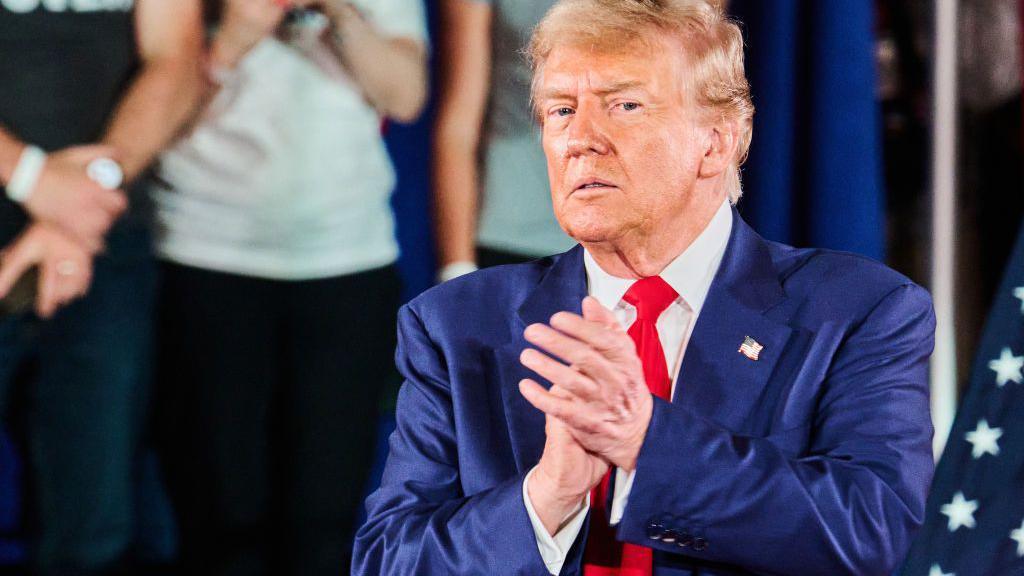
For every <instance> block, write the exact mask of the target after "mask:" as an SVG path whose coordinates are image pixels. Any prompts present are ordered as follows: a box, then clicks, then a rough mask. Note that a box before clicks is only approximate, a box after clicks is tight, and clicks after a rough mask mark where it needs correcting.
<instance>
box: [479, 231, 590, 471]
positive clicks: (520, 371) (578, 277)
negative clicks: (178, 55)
mask: <svg viewBox="0 0 1024 576" xmlns="http://www.w3.org/2000/svg"><path fill="white" fill-rule="evenodd" d="M586 295H587V277H586V271H585V270H584V267H583V248H581V247H580V246H576V247H575V248H572V249H571V250H569V251H568V252H565V253H564V254H561V255H559V256H557V257H556V258H555V259H554V260H553V263H552V264H551V267H550V268H549V269H548V271H547V273H545V274H544V276H543V277H542V278H541V280H540V282H539V283H538V284H537V286H536V288H534V290H533V292H531V293H530V294H529V295H528V296H527V297H526V299H525V300H524V301H523V304H522V306H520V308H519V310H518V318H517V319H516V320H513V322H514V323H515V322H518V324H517V325H515V326H513V328H512V331H513V336H512V339H511V340H510V341H509V342H508V343H507V344H505V345H503V346H500V347H499V348H497V349H496V350H495V360H496V362H497V366H499V371H500V374H501V391H502V397H503V400H504V403H505V410H506V412H505V414H506V416H507V418H508V426H509V433H510V435H511V437H512V452H513V453H514V455H515V460H516V467H517V469H518V470H519V471H520V472H523V471H525V470H528V469H529V468H532V467H533V466H534V465H536V464H537V461H538V460H540V455H541V452H542V451H543V450H544V439H545V434H544V414H543V413H542V412H541V411H540V410H537V409H536V408H534V407H533V406H532V405H531V404H530V403H529V402H527V401H526V399H525V398H523V396H522V394H520V393H519V381H520V380H522V379H523V378H533V379H534V380H536V381H537V382H539V383H540V384H541V385H543V386H545V387H547V386H549V383H548V382H547V381H546V380H544V379H542V378H538V377H537V375H536V374H534V373H533V372H532V371H530V370H528V369H527V368H525V367H524V366H523V365H522V364H520V363H519V354H520V353H521V352H522V351H523V350H524V349H525V348H527V347H529V346H530V344H528V343H527V342H526V340H525V339H524V338H523V330H525V329H526V327H527V326H529V325H530V324H533V323H536V322H544V323H547V322H548V321H549V320H550V319H551V316H552V315H554V314H555V313H556V312H561V311H563V310H567V311H570V312H575V313H577V314H580V313H582V312H581V303H582V302H583V298H584V297H585V296H586Z"/></svg>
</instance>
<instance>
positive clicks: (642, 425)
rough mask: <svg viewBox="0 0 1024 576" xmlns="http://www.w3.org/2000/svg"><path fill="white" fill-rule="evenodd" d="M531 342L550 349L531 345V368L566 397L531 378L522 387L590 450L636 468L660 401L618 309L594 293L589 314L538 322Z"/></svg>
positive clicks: (525, 358) (527, 357)
mask: <svg viewBox="0 0 1024 576" xmlns="http://www.w3.org/2000/svg"><path fill="white" fill-rule="evenodd" d="M524 335H525V336H526V340H527V341H528V342H530V343H531V344H533V345H535V346H537V347H538V348H540V349H542V350H544V351H545V352H547V353H548V354H551V355H552V356H555V357H557V358H561V359H563V360H564V361H565V362H567V363H568V364H569V365H568V366H567V365H566V364H563V363H562V362H559V361H558V360H555V359H554V358H552V357H551V356H548V355H546V354H544V353H541V352H539V351H537V350H530V349H528V350H525V351H524V352H523V354H522V357H521V361H522V363H523V365H524V366H526V367H527V368H529V369H531V370H533V371H534V372H536V373H537V374H539V375H541V376H542V377H544V378H545V379H547V380H548V381H549V382H551V383H552V384H553V385H554V386H555V387H557V388H558V389H559V390H561V391H564V392H565V394H553V393H551V392H550V391H547V390H545V389H544V388H543V387H542V386H540V384H538V383H536V382H534V381H532V380H529V379H526V380H523V381H522V382H520V384H519V390H520V392H521V393H522V395H523V396H524V397H526V399H527V400H528V401H529V402H530V404H533V406H534V407H536V408H537V409H538V410H541V411H542V412H544V413H545V414H547V415H548V416H551V417H554V418H556V419H558V420H560V421H562V422H564V423H565V424H566V426H567V427H568V429H569V431H570V432H571V433H572V435H573V437H574V438H575V439H576V440H577V441H579V443H580V444H581V445H582V446H583V447H584V448H586V449H587V450H588V451H590V452H593V453H596V454H598V455H600V456H602V457H603V458H605V459H606V460H608V461H609V462H611V463H612V464H614V465H616V466H618V467H620V468H622V469H623V470H625V471H627V472H629V471H632V470H633V469H634V468H635V467H636V459H637V456H638V455H639V453H640V447H641V446H643V442H644V438H645V437H646V435H647V426H648V425H649V424H650V421H651V414H652V412H653V410H654V400H653V399H652V397H651V393H650V391H649V390H648V388H647V384H646V382H645V380H644V374H643V366H642V364H641V363H640V358H639V356H638V355H637V353H636V345H635V344H634V343H633V340H632V339H631V338H630V337H629V335H628V334H626V331H625V330H623V329H622V327H621V326H620V325H619V323H618V322H617V321H616V320H615V316H614V315H613V314H612V313H611V311H610V310H608V309H607V308H605V307H604V306H601V304H600V303H599V302H598V301H597V300H596V299H594V298H592V297H587V298H586V299H585V300H584V301H583V316H579V315H578V314H573V313H570V312H559V313H558V314H555V315H554V316H552V317H551V325H550V326H548V325H546V324H532V325H530V326H528V327H527V328H526V331H525V333H524Z"/></svg>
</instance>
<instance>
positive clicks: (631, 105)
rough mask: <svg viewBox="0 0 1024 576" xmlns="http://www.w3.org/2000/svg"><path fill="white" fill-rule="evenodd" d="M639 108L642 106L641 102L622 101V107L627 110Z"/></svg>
mask: <svg viewBox="0 0 1024 576" xmlns="http://www.w3.org/2000/svg"><path fill="white" fill-rule="evenodd" d="M637 108H640V104H639V103H637V102H623V103H622V109H623V110H625V111H626V112H632V111H633V110H636V109H637Z"/></svg>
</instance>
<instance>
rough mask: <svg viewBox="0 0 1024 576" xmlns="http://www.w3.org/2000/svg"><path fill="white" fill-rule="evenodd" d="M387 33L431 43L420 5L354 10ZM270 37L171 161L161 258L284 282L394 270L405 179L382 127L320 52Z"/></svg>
mask: <svg viewBox="0 0 1024 576" xmlns="http://www.w3.org/2000/svg"><path fill="white" fill-rule="evenodd" d="M353 4H355V5H356V7H357V8H358V9H359V10H360V11H361V12H362V13H363V15H364V16H365V17H366V18H367V20H368V21H369V22H370V23H371V24H373V25H374V26H375V28H376V29H377V30H378V31H380V32H381V33H383V34H385V35H387V36H390V37H403V38H410V39H414V40H418V41H420V42H423V43H424V44H426V35H427V32H426V22H425V17H424V12H423V6H422V3H421V2H420V0H361V1H360V0H356V1H355V2H353ZM301 44H302V43H300V42H296V41H292V42H284V41H281V40H278V39H275V38H267V39H265V40H263V41H262V42H261V43H260V44H258V45H257V46H256V47H255V48H254V49H253V50H252V51H251V52H250V53H249V54H248V55H246V57H245V58H244V59H243V60H242V61H241V62H240V63H239V65H238V66H237V68H236V69H235V71H234V72H233V73H232V74H231V75H230V77H229V78H227V79H226V81H225V83H224V86H223V87H222V89H221V90H220V92H219V93H218V94H217V95H216V97H215V98H214V100H213V101H212V102H211V103H210V105H209V106H208V107H207V109H206V111H205V112H204V115H203V116H202V117H201V118H200V121H199V125H198V126H197V127H196V128H195V129H194V130H193V131H192V132H190V133H189V135H188V136H187V137H186V138H184V139H183V140H181V141H179V142H178V143H177V144H176V145H175V146H174V147H173V148H171V149H169V150H168V151H166V152H165V153H164V154H163V155H162V156H161V158H160V163H159V171H158V173H159V176H160V179H162V180H163V181H164V182H165V183H166V184H167V185H168V186H164V185H159V186H157V187H156V188H155V189H154V191H153V196H154V200H155V202H156V216H157V226H158V230H157V232H158V233H157V240H156V244H157V251H158V253H159V254H160V255H161V256H162V257H164V258H166V259H168V260H171V261H173V262H177V263H181V264H184V265H188V266H194V267H199V268H205V269H210V270H216V271H222V272H229V273H235V274H243V275H249V276H257V277H263V278H272V279H282V280H304V279H314V278H324V277H330V276H339V275H343V274H350V273H355V272H360V271H365V270H369V269H372V268H376V267H380V266H385V265H387V264H390V263H392V262H394V260H395V259H396V258H397V256H398V245H397V242H396V241H395V238H394V219H393V217H392V213H391V208H390V204H389V200H390V195H391V191H392V189H393V188H394V184H395V174H394V170H393V168H392V166H391V162H390V159H389V158H388V155H387V151H386V149H385V147H384V143H383V141H382V139H381V118H380V116H379V115H378V113H377V112H376V110H374V109H373V107H372V106H370V104H369V103H368V102H367V101H366V99H365V98H364V96H363V95H362V93H361V91H360V89H359V87H358V86H357V85H356V84H355V82H354V80H352V79H351V78H350V77H349V75H348V74H347V73H346V71H345V70H344V69H343V68H342V67H341V66H340V65H339V64H338V62H337V59H336V58H335V57H334V56H333V55H332V54H331V53H330V51H329V48H327V47H326V46H324V45H322V44H320V45H314V44H307V45H305V46H302V45H301Z"/></svg>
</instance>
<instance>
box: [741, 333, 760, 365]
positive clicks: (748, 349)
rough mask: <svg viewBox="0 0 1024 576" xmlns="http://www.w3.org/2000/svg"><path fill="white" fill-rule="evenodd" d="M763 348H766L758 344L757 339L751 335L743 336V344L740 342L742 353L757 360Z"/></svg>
mask: <svg viewBox="0 0 1024 576" xmlns="http://www.w3.org/2000/svg"><path fill="white" fill-rule="evenodd" d="M761 350H764V346H762V345H760V344H758V343H757V340H754V339H753V338H751V337H750V336H744V337H743V344H740V349H739V353H740V354H743V355H744V356H746V357H747V358H750V359H751V360H755V361H756V360H757V359H758V358H760V356H761Z"/></svg>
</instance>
